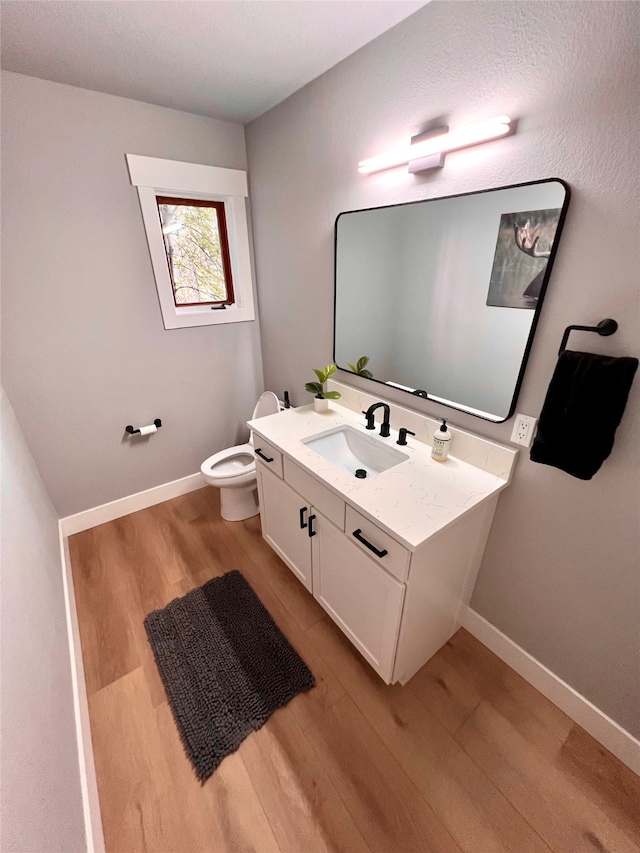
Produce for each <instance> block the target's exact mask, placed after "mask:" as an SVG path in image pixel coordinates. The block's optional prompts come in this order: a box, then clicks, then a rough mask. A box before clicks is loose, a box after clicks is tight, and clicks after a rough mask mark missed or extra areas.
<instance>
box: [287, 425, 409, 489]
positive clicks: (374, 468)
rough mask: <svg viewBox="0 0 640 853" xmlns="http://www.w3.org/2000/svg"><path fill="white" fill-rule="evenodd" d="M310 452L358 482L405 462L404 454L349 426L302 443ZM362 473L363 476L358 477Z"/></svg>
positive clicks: (320, 434)
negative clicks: (358, 478) (357, 479)
mask: <svg viewBox="0 0 640 853" xmlns="http://www.w3.org/2000/svg"><path fill="white" fill-rule="evenodd" d="M302 444H305V445H306V446H307V447H308V448H309V449H310V450H313V451H314V452H315V453H318V454H319V455H320V456H322V457H323V458H324V459H326V460H327V461H328V462H331V463H332V464H333V465H335V466H336V467H337V468H341V469H342V470H343V471H346V472H347V473H348V474H353V475H354V476H358V477H361V478H364V477H367V478H369V479H370V478H371V477H375V476H376V475H378V474H381V473H382V472H383V471H387V470H388V469H389V468H393V467H394V465H399V464H400V463H401V462H405V461H406V460H407V459H408V458H409V457H408V456H407V454H406V453H402V451H400V450H396V449H395V447H389V446H388V445H386V444H382V442H381V441H379V440H378V439H376V438H370V437H369V436H368V435H363V434H362V433H361V432H358V430H357V429H354V428H353V427H351V426H337V427H333V429H328V430H325V431H324V432H319V433H316V435H310V436H309V437H308V438H303V439H302ZM356 471H358V472H361V471H364V472H366V473H364V474H361V473H358V474H357V475H356Z"/></svg>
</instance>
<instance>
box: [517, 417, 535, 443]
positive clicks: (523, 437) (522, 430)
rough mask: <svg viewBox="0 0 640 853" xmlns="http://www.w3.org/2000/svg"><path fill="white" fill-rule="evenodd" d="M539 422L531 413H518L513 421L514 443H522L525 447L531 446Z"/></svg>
mask: <svg viewBox="0 0 640 853" xmlns="http://www.w3.org/2000/svg"><path fill="white" fill-rule="evenodd" d="M537 423H538V419H537V418H534V417H532V416H531V415H521V414H520V413H518V414H517V415H516V416H515V418H514V421H513V431H512V433H511V441H512V442H513V443H514V444H521V445H523V447H531V442H532V441H533V434H534V432H535V430H536V424H537Z"/></svg>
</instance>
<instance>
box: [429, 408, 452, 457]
mask: <svg viewBox="0 0 640 853" xmlns="http://www.w3.org/2000/svg"><path fill="white" fill-rule="evenodd" d="M452 437H453V436H452V435H451V433H450V432H449V430H448V429H447V419H446V418H442V425H441V427H440V429H438V430H436V431H435V432H434V434H433V447H432V448H431V458H432V459H435V460H436V461H437V462H444V460H445V459H446V458H447V456H448V455H449V448H450V447H451V439H452Z"/></svg>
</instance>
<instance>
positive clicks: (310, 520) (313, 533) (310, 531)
mask: <svg viewBox="0 0 640 853" xmlns="http://www.w3.org/2000/svg"><path fill="white" fill-rule="evenodd" d="M314 518H315V515H310V516H309V537H311V536H315V535H316V533H317V531H316V530H314V529H313V520H314Z"/></svg>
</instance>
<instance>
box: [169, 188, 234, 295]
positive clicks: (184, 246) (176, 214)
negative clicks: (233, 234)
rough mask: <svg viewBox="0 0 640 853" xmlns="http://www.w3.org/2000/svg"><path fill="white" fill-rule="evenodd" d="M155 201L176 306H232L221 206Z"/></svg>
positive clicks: (188, 200) (181, 200) (177, 201)
mask: <svg viewBox="0 0 640 853" xmlns="http://www.w3.org/2000/svg"><path fill="white" fill-rule="evenodd" d="M157 202H158V211H159V214H160V221H161V224H162V234H163V237H164V244H165V249H166V252H167V261H168V263H169V273H170V276H171V283H172V286H173V296H174V300H175V303H176V305H177V306H180V305H182V306H184V305H201V304H203V303H204V304H212V305H215V304H233V301H234V300H233V285H232V281H231V263H230V258H229V245H228V242H227V228H226V220H225V215H224V203H223V202H219V201H205V200H200V199H198V200H196V199H177V198H172V197H160V196H158V198H157Z"/></svg>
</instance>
